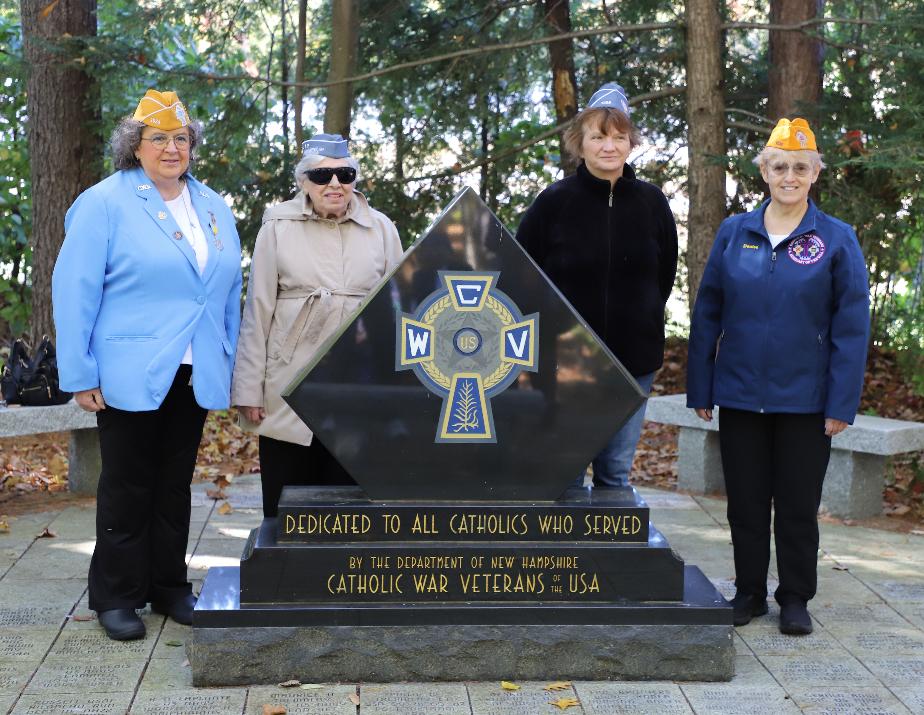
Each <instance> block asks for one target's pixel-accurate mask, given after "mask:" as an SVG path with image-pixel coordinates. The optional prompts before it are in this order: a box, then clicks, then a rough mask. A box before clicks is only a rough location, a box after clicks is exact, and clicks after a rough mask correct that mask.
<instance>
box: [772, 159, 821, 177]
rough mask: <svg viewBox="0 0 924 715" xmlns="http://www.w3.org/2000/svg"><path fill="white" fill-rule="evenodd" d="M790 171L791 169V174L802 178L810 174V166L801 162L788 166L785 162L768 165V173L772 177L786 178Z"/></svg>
mask: <svg viewBox="0 0 924 715" xmlns="http://www.w3.org/2000/svg"><path fill="white" fill-rule="evenodd" d="M790 169H792V173H793V174H795V175H796V176H798V177H803V176H808V175H809V174H810V173H811V172H812V165H811V164H805V163H803V162H799V163H797V164H789V163H787V162H785V161H778V162H773V163H771V164H770V173H771V174H773V175H774V176H786V174H788V173H789V170H790Z"/></svg>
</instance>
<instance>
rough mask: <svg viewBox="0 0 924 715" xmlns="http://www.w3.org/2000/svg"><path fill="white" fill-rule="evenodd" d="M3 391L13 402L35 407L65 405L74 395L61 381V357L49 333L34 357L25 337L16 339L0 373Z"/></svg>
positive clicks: (0, 391)
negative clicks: (64, 388)
mask: <svg viewBox="0 0 924 715" xmlns="http://www.w3.org/2000/svg"><path fill="white" fill-rule="evenodd" d="M0 393H2V398H3V399H4V400H5V401H6V403H7V404H9V405H17V404H19V405H24V406H31V407H37V406H43V405H63V404H64V403H65V402H67V401H68V400H70V399H71V397H72V396H73V395H72V394H71V393H70V392H63V391H62V390H61V388H60V386H59V385H58V359H57V356H56V354H55V346H54V345H52V343H51V339H50V338H49V337H48V336H47V335H45V336H44V337H43V338H42V340H41V342H40V343H39V346H38V349H37V350H36V351H35V355H33V356H32V357H31V358H30V357H29V350H28V348H27V347H26V344H25V342H24V341H22V340H15V341H14V342H13V346H12V347H11V348H10V357H9V360H7V364H6V365H5V366H4V368H3V375H2V377H0Z"/></svg>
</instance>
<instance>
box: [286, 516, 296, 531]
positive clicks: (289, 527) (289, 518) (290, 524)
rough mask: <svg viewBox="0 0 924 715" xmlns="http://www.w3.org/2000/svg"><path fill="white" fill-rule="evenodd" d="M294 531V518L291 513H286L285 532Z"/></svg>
mask: <svg viewBox="0 0 924 715" xmlns="http://www.w3.org/2000/svg"><path fill="white" fill-rule="evenodd" d="M293 531H295V519H294V518H293V517H292V515H291V514H286V533H287V534H291V533H292V532H293Z"/></svg>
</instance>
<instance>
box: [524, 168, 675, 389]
mask: <svg viewBox="0 0 924 715" xmlns="http://www.w3.org/2000/svg"><path fill="white" fill-rule="evenodd" d="M516 238H517V241H519V242H520V244H521V245H522V246H523V248H525V249H526V251H527V252H528V253H529V255H530V256H532V257H533V260H535V261H536V263H537V264H539V267H540V268H541V269H542V270H543V271H545V274H546V275H547V276H548V277H549V279H550V280H551V281H552V282H553V283H554V284H555V285H556V286H557V287H558V289H559V290H560V291H561V292H562V293H563V294H564V296H565V297H566V298H567V299H568V301H569V302H570V303H571V305H573V306H574V308H575V309H576V310H577V311H578V313H580V314H581V316H582V317H583V318H584V320H586V321H587V323H588V324H589V325H590V327H591V328H593V329H594V331H595V332H596V333H597V335H599V336H600V338H602V340H603V341H604V342H605V343H606V345H607V347H609V349H610V350H612V352H613V354H614V355H615V356H616V357H617V358H618V359H619V361H620V362H621V363H622V364H623V365H624V366H625V367H626V369H627V370H628V371H629V372H631V373H632V374H633V375H646V374H648V373H650V372H654V371H655V370H657V369H658V368H659V367H661V364H662V362H663V361H664V306H665V304H666V303H667V298H668V296H669V295H670V292H671V288H672V287H673V285H674V275H675V273H676V271H677V226H676V224H675V223H674V215H673V214H672V213H671V209H670V205H669V204H668V203H667V198H666V197H665V196H664V194H663V193H662V192H661V190H660V189H659V188H658V187H657V186H654V185H653V184H649V183H647V182H645V181H642V180H641V179H636V178H635V171H634V170H633V169H632V167H631V166H629V165H628V164H626V166H625V169H624V170H623V175H622V177H621V178H620V179H619V180H618V181H617V182H616V185H615V187H613V190H612V193H611V192H610V182H609V181H606V180H603V179H598V178H597V177H595V176H594V175H593V174H591V173H590V172H589V171H588V170H587V167H585V166H584V163H583V162H581V164H580V165H579V166H578V169H577V173H576V174H574V175H572V176H568V177H565V178H564V179H562V180H561V181H556V182H555V183H554V184H552V185H551V186H549V187H548V188H547V189H545V190H544V191H543V192H542V193H540V194H539V196H537V197H536V200H535V201H534V202H533V204H532V206H530V207H529V209H528V210H527V211H526V213H525V214H524V216H523V219H522V221H521V222H520V227H519V229H518V230H517V235H516Z"/></svg>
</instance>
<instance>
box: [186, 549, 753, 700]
mask: <svg viewBox="0 0 924 715" xmlns="http://www.w3.org/2000/svg"><path fill="white" fill-rule="evenodd" d="M732 632H733V629H732V623H731V609H730V608H729V607H728V605H727V603H726V602H725V600H724V599H723V598H722V596H721V595H720V594H719V593H718V591H716V589H715V587H714V586H713V585H712V584H711V583H710V582H709V580H708V579H706V577H705V576H704V575H703V573H702V572H701V571H700V570H699V569H698V568H696V567H695V566H686V567H685V573H684V600H683V601H680V602H673V601H672V602H664V601H662V602H644V603H642V602H618V603H603V602H598V603H580V604H572V603H537V604H525V605H524V604H521V603H518V604H498V603H465V604H384V605H379V604H375V605H357V604H350V605H349V606H348V607H347V606H329V605H288V604H287V605H284V606H279V605H267V606H264V605H259V606H250V605H247V606H244V607H241V605H240V570H239V569H238V568H212V569H210V570H209V572H208V575H207V577H206V580H205V583H204V585H203V587H202V593H201V595H200V596H199V603H198V604H197V606H196V610H195V613H194V617H193V637H192V642H191V643H190V644H189V646H188V654H189V662H190V666H191V667H192V674H193V684H194V685H196V686H216V685H250V684H271V683H279V682H283V681H285V680H289V679H291V678H298V679H299V680H302V681H304V682H334V681H351V682H396V681H440V680H450V681H451V680H459V681H461V680H500V679H506V680H517V679H518V680H569V679H570V680H710V681H715V680H730V679H731V678H732V676H733V675H734V662H735V661H734V657H735V653H734V646H733V644H732Z"/></svg>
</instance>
